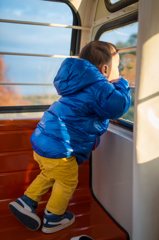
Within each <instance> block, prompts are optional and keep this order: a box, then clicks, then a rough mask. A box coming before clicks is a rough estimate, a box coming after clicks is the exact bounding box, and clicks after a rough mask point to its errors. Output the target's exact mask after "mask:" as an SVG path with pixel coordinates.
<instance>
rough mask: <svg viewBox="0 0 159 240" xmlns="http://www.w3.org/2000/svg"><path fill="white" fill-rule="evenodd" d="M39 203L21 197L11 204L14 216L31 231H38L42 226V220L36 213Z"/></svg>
mask: <svg viewBox="0 0 159 240" xmlns="http://www.w3.org/2000/svg"><path fill="white" fill-rule="evenodd" d="M37 205H38V203H37V202H35V201H34V200H32V199H31V198H29V197H27V196H23V197H20V198H18V199H16V200H15V201H14V202H11V203H9V208H10V210H11V212H12V213H13V215H14V216H15V217H16V218H17V219H18V220H19V221H20V222H21V223H23V224H24V226H25V227H27V228H29V229H31V230H34V231H35V230H37V229H38V228H39V227H40V225H41V220H40V218H39V217H38V216H37V213H36V212H35V208H37Z"/></svg>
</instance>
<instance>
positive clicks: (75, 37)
mask: <svg viewBox="0 0 159 240" xmlns="http://www.w3.org/2000/svg"><path fill="white" fill-rule="evenodd" d="M42 1H50V2H61V3H65V4H67V5H68V6H69V7H70V9H71V11H72V14H73V23H72V27H73V26H79V27H81V19H80V15H79V13H78V11H77V10H76V9H75V7H74V6H73V4H72V3H71V2H70V1H68V0H42ZM16 22H18V21H16ZM80 39H81V29H73V28H72V34H71V44H70V56H73V55H77V54H78V53H79V49H80ZM6 54H7V53H6ZM11 55H12V54H11ZM13 55H14V54H13ZM26 55H27V54H26ZM39 55H40V54H39ZM48 56H49V55H48ZM4 85H5V84H4ZM49 107H50V105H27V106H0V114H1V113H21V112H42V111H45V110H47V109H48V108H49Z"/></svg>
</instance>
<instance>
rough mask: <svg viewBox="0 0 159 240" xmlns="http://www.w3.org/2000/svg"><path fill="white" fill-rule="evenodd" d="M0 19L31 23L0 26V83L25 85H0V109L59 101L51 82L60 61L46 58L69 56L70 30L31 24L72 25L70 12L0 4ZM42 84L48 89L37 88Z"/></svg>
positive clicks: (54, 5) (45, 5) (34, 0)
mask: <svg viewBox="0 0 159 240" xmlns="http://www.w3.org/2000/svg"><path fill="white" fill-rule="evenodd" d="M0 15H1V19H3V20H4V21H5V20H14V21H29V22H33V24H20V23H8V22H0V52H1V53H2V52H3V53H4V54H1V55H0V72H1V74H0V82H1V83H10V82H11V83H13V84H16V83H21V84H28V85H0V98H1V101H0V106H22V105H23V106H24V105H25V106H26V105H47V104H49V105H51V104H52V102H53V101H55V100H56V99H58V98H59V97H58V95H57V93H56V90H55V88H54V86H53V79H54V77H55V75H56V73H57V70H58V69H59V67H60V65H61V63H62V61H63V60H64V58H51V57H47V56H46V55H66V56H69V55H70V44H71V34H72V29H69V28H59V27H58V28H57V27H50V26H40V25H35V24H34V23H55V24H66V25H72V22H73V15H72V11H71V9H70V8H69V6H68V5H67V4H65V3H59V2H51V1H41V0H23V1H21V0H14V1H12V0H0ZM14 53H16V55H13V54H14ZM18 54H19V55H18ZM27 54H28V55H30V54H33V55H36V54H37V55H41V56H26V55H27ZM46 83H47V84H50V86H44V85H42V86H41V85H40V84H46ZM29 84H30V85H29ZM31 84H39V85H36V86H35V85H31Z"/></svg>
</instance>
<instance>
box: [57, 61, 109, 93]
mask: <svg viewBox="0 0 159 240" xmlns="http://www.w3.org/2000/svg"><path fill="white" fill-rule="evenodd" d="M100 80H102V81H103V80H105V81H108V80H107V79H106V78H105V77H104V76H103V75H102V74H101V72H100V71H99V70H98V69H97V68H96V67H95V66H94V65H93V64H91V63H90V62H89V61H87V60H85V59H78V58H66V59H65V60H64V61H63V63H62V64H61V67H60V69H59V70H58V73H57V75H56V77H55V79H54V86H55V88H56V90H57V92H58V94H59V95H62V96H64V95H67V94H74V93H76V92H78V91H79V90H81V89H83V88H85V87H87V86H89V85H91V84H93V83H95V82H97V81H100Z"/></svg>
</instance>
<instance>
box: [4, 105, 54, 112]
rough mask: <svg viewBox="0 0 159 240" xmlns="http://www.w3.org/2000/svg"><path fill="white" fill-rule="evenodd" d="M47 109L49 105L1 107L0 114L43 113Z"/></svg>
mask: <svg viewBox="0 0 159 240" xmlns="http://www.w3.org/2000/svg"><path fill="white" fill-rule="evenodd" d="M49 107H50V105H28V106H2V107H0V114H2V113H27V112H44V111H46V110H47V109H48V108H49Z"/></svg>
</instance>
